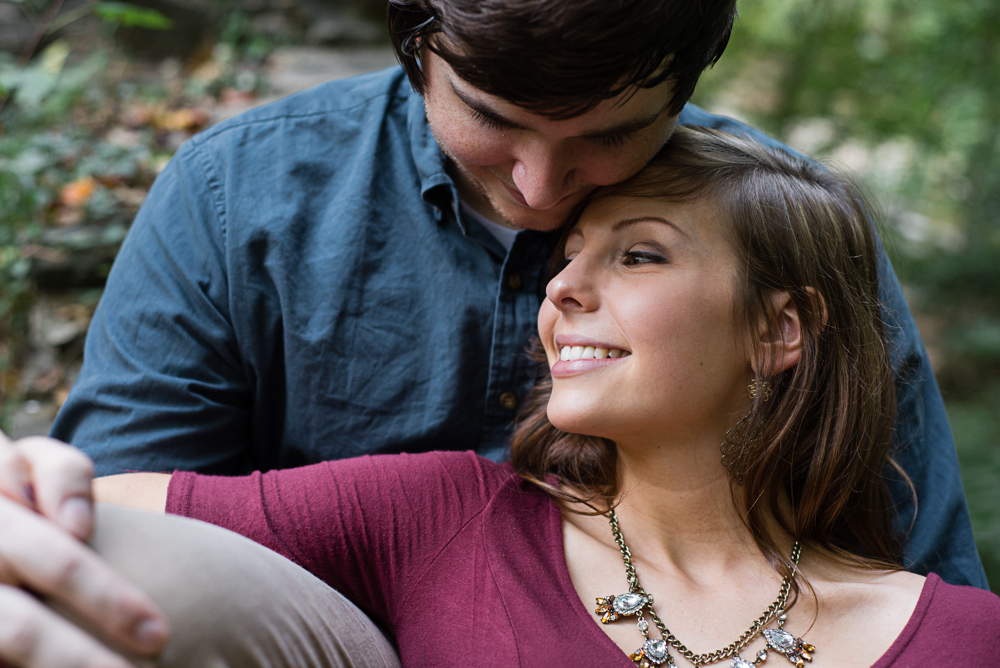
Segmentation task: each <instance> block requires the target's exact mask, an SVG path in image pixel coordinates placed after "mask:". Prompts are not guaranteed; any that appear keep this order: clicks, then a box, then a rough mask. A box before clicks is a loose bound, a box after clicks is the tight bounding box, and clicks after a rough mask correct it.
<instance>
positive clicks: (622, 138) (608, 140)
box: [600, 132, 635, 148]
mask: <svg viewBox="0 0 1000 668" xmlns="http://www.w3.org/2000/svg"><path fill="white" fill-rule="evenodd" d="M633 134H635V133H633V132H628V133H625V134H623V135H609V136H607V137H601V138H600V140H601V146H603V147H604V148H618V147H619V146H621V145H622V144H624V143H625V142H627V141H628V140H629V139H631V138H632V135H633Z"/></svg>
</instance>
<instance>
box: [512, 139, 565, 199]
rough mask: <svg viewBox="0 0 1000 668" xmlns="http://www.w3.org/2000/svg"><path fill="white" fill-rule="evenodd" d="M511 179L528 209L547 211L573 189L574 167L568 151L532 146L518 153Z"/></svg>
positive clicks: (542, 145) (538, 145)
mask: <svg viewBox="0 0 1000 668" xmlns="http://www.w3.org/2000/svg"><path fill="white" fill-rule="evenodd" d="M511 178H512V179H513V180H514V185H515V186H516V187H517V189H518V191H519V192H520V193H521V196H522V197H524V201H525V202H527V204H528V206H530V207H531V208H532V209H540V210H544V209H549V208H552V207H553V206H555V205H556V204H558V203H559V202H560V200H562V199H563V198H564V197H565V196H566V195H569V194H571V193H573V192H574V188H576V165H575V164H574V162H573V155H572V151H571V149H569V148H566V147H553V146H548V145H545V144H543V143H540V142H539V143H534V144H532V145H528V146H526V147H524V149H523V150H522V151H521V152H520V153H519V155H518V156H517V158H516V160H515V162H514V168H513V170H512V171H511Z"/></svg>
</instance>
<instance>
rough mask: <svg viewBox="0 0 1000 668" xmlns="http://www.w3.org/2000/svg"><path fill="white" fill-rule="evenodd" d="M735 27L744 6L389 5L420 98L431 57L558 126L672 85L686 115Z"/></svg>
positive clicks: (599, 1)
mask: <svg viewBox="0 0 1000 668" xmlns="http://www.w3.org/2000/svg"><path fill="white" fill-rule="evenodd" d="M735 18H736V0H389V32H390V35H391V37H392V41H393V45H394V46H395V48H396V55H397V57H398V58H399V61H400V63H401V64H402V65H403V69H405V70H406V74H407V76H408V77H409V78H410V83H411V84H412V85H413V88H414V89H415V90H416V91H417V92H418V93H420V94H423V92H424V83H425V82H424V79H423V74H422V72H421V70H420V64H419V57H420V49H422V48H428V49H430V50H431V51H433V52H434V53H436V54H437V55H439V56H440V57H441V58H443V59H444V60H445V61H446V62H447V63H448V64H449V65H450V66H451V67H452V69H453V70H454V71H455V73H456V74H457V75H458V76H459V77H461V78H462V79H463V80H464V81H466V82H468V83H469V84H471V85H473V86H475V87H476V88H478V89H480V90H482V91H483V92H485V93H489V94H490V95H494V96H496V97H499V98H501V99H503V100H506V101H507V102H510V103H512V104H516V105H517V106H519V107H522V108H524V109H527V110H528V111H531V112H535V113H540V114H544V115H546V116H548V117H550V118H554V119H563V118H571V117H573V116H577V115H580V114H582V113H585V112H587V111H589V110H590V109H593V108H594V107H595V106H597V105H598V104H599V103H600V102H601V101H602V100H606V99H609V98H613V97H615V96H617V95H619V94H620V93H623V92H625V91H628V90H629V89H632V88H633V87H643V88H651V87H653V86H656V85H657V84H659V83H662V82H663V81H668V80H669V81H672V82H673V97H672V99H671V101H670V105H669V107H668V109H669V112H670V113H671V114H679V113H680V111H681V109H682V108H683V107H684V104H685V103H686V102H687V101H688V99H689V98H690V97H691V94H692V93H693V92H694V87H695V84H697V83H698V77H700V76H701V73H702V72H703V71H704V70H705V69H706V68H708V67H709V66H711V65H713V64H714V63H715V62H716V61H717V60H718V59H719V57H720V56H721V55H722V52H723V51H724V50H725V48H726V44H727V43H728V42H729V35H730V33H731V31H732V27H733V21H734V20H735Z"/></svg>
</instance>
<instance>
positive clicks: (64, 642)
mask: <svg viewBox="0 0 1000 668" xmlns="http://www.w3.org/2000/svg"><path fill="white" fill-rule="evenodd" d="M0 658H2V659H3V660H4V661H6V662H7V663H8V664H9V665H11V666H19V667H21V668H134V666H133V665H132V664H130V663H129V662H127V661H126V660H125V659H124V658H122V657H121V656H119V655H117V654H115V653H113V652H111V651H110V650H109V649H107V648H106V647H104V646H103V645H101V644H100V643H99V642H97V641H96V640H94V639H93V638H91V637H90V636H88V635H87V634H85V633H84V632H83V631H81V630H79V629H77V628H76V627H75V626H73V625H72V624H70V623H69V622H67V621H65V620H64V619H63V618H62V617H60V616H59V615H57V614H55V613H54V612H52V611H51V610H49V609H48V608H47V607H45V606H44V605H42V604H41V603H40V602H38V601H37V600H35V599H34V598H33V597H32V596H31V595H29V594H28V593H26V592H24V591H22V590H20V589H18V588H16V587H5V586H0Z"/></svg>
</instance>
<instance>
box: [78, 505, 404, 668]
mask: <svg viewBox="0 0 1000 668" xmlns="http://www.w3.org/2000/svg"><path fill="white" fill-rule="evenodd" d="M91 545H92V547H93V548H94V549H95V550H96V551H97V552H98V553H99V554H100V555H102V556H103V557H104V558H105V559H106V560H108V561H109V562H110V563H111V564H112V565H113V566H114V567H115V568H116V569H117V570H118V571H119V572H120V573H121V574H122V575H123V576H124V577H126V578H127V579H129V580H130V581H132V582H134V583H135V584H136V585H138V586H139V587H141V588H142V589H144V590H145V591H146V592H148V593H149V594H150V595H151V596H152V597H153V599H154V600H155V601H156V602H157V603H158V604H159V605H160V606H161V608H162V609H163V610H164V612H165V613H166V614H167V617H168V618H169V620H170V625H171V630H172V633H171V639H170V642H169V643H168V644H167V647H166V649H165V650H164V652H163V654H162V655H161V656H160V658H159V660H158V661H156V662H153V663H149V662H137V664H138V665H141V666H149V667H150V668H152V667H153V666H155V667H156V668H299V667H302V668H306V667H308V668H313V667H315V668H334V667H341V666H343V667H358V668H362V667H363V668H368V667H372V668H375V667H377V668H395V667H398V666H399V659H398V657H397V655H396V652H395V650H394V649H393V647H392V645H391V644H390V643H389V641H388V640H386V638H385V636H384V635H383V634H382V632H381V631H380V630H379V628H378V627H377V626H376V625H375V624H373V623H372V622H371V620H370V619H368V617H366V616H365V615H364V613H362V612H361V611H360V610H359V609H358V608H356V607H355V606H354V605H353V604H352V603H350V602H349V601H348V600H347V599H345V598H344V597H343V596H341V595H340V594H339V593H337V592H336V591H334V590H333V589H331V588H330V587H328V586H327V585H326V584H324V583H323V582H321V581H320V580H318V579H317V578H315V577H314V576H313V575H311V574H310V573H308V572H307V571H305V570H304V569H302V568H300V567H299V566H297V565H295V564H293V563H292V562H290V561H288V560H287V559H285V558H284V557H281V556H279V555H278V554H276V553H274V552H272V551H271V550H268V549H266V548H264V547H261V546H260V545H258V544H256V543H254V542H253V541H250V540H248V539H246V538H243V537H242V536H239V535H237V534H235V533H232V532H230V531H226V530H225V529H220V528H219V527H216V526H212V525H210V524H206V523H204V522H198V521H195V520H190V519H186V518H181V517H176V516H172V515H159V514H154V513H147V512H143V511H138V510H132V509H127V508H121V507H116V506H108V505H98V508H97V529H96V531H95V533H94V537H93V539H92V540H91Z"/></svg>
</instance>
